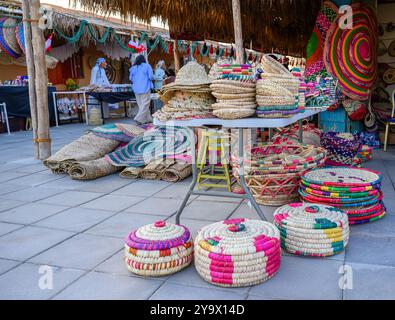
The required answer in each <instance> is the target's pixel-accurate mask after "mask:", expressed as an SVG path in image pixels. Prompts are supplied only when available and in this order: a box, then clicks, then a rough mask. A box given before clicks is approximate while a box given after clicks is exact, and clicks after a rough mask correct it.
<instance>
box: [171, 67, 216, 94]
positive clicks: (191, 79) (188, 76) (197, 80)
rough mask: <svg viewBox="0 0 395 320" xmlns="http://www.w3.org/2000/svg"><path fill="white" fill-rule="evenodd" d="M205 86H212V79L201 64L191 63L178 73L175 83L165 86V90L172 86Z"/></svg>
mask: <svg viewBox="0 0 395 320" xmlns="http://www.w3.org/2000/svg"><path fill="white" fill-rule="evenodd" d="M204 84H206V85H209V84H211V80H210V78H209V77H208V75H207V73H206V71H205V70H204V68H203V67H202V66H201V65H200V64H198V63H197V62H196V61H191V62H188V63H187V64H186V65H185V66H183V67H182V68H181V69H180V71H178V73H177V76H176V80H175V81H174V82H173V83H171V84H168V85H167V86H164V88H166V87H170V86H171V87H174V86H200V85H204Z"/></svg>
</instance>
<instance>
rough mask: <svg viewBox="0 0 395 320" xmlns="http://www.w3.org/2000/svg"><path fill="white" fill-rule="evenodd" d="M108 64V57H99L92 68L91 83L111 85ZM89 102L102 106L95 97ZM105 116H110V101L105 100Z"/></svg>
mask: <svg viewBox="0 0 395 320" xmlns="http://www.w3.org/2000/svg"><path fill="white" fill-rule="evenodd" d="M106 66H107V62H106V59H104V58H98V59H97V60H96V65H95V66H94V67H93V68H92V71H91V81H90V84H91V85H95V86H99V87H106V86H109V85H111V84H110V81H108V78H107V75H106ZM89 104H90V105H96V106H97V107H98V108H100V101H98V100H96V99H94V98H93V97H92V98H90V99H89ZM103 117H104V118H108V117H109V106H108V103H106V102H103Z"/></svg>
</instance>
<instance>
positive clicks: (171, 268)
mask: <svg viewBox="0 0 395 320" xmlns="http://www.w3.org/2000/svg"><path fill="white" fill-rule="evenodd" d="M192 259H193V240H192V238H191V235H190V232H189V230H188V229H187V228H185V227H183V226H178V225H174V224H171V223H167V222H165V221H158V222H155V223H154V224H149V225H146V226H143V227H141V228H139V229H137V230H135V231H132V232H131V233H130V234H129V235H128V237H127V238H126V240H125V262H126V266H127V268H128V270H129V271H130V272H133V273H136V274H138V275H141V276H155V277H156V276H164V275H169V274H172V273H175V272H177V271H180V270H181V269H183V268H185V267H186V266H188V265H189V264H190V263H191V261H192Z"/></svg>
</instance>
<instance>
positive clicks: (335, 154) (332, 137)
mask: <svg viewBox="0 0 395 320" xmlns="http://www.w3.org/2000/svg"><path fill="white" fill-rule="evenodd" d="M361 145H362V142H361V140H360V139H359V137H358V136H357V135H354V134H351V133H337V132H325V133H323V134H322V135H321V146H322V147H324V148H325V149H326V150H327V151H328V160H327V162H326V164H327V165H331V166H344V165H347V166H352V165H353V161H354V158H355V156H356V155H357V153H358V150H359V149H360V147H361Z"/></svg>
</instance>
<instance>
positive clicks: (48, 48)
mask: <svg viewBox="0 0 395 320" xmlns="http://www.w3.org/2000/svg"><path fill="white" fill-rule="evenodd" d="M52 37H53V33H51V35H50V36H49V37H48V39H47V40H46V41H45V53H49V52H50V51H51V50H52Z"/></svg>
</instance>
